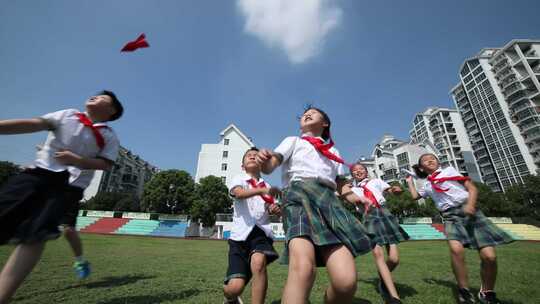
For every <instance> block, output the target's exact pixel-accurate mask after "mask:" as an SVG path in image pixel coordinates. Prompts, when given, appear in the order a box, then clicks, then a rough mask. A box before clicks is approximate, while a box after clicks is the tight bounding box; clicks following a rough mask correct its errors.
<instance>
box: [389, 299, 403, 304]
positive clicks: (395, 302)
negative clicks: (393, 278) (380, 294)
mask: <svg viewBox="0 0 540 304" xmlns="http://www.w3.org/2000/svg"><path fill="white" fill-rule="evenodd" d="M386 303H387V304H401V300H400V299H396V298H391V299H390V300H388V301H386Z"/></svg>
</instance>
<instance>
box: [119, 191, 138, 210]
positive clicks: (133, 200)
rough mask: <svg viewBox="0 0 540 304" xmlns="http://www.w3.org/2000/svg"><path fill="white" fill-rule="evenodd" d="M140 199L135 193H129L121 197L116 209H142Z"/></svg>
mask: <svg viewBox="0 0 540 304" xmlns="http://www.w3.org/2000/svg"><path fill="white" fill-rule="evenodd" d="M139 204H140V202H139V199H138V198H137V196H136V195H135V194H133V193H129V194H127V195H125V196H124V197H123V198H121V199H120V200H119V201H118V202H117V203H116V205H115V206H114V211H128V212H138V211H140V207H139Z"/></svg>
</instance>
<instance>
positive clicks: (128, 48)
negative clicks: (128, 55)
mask: <svg viewBox="0 0 540 304" xmlns="http://www.w3.org/2000/svg"><path fill="white" fill-rule="evenodd" d="M149 46H150V45H149V44H148V42H146V36H145V35H144V34H141V35H140V36H139V38H137V39H136V40H133V41H130V42H128V43H127V44H126V45H124V47H123V48H122V50H120V52H133V51H135V50H136V49H140V48H147V47H149Z"/></svg>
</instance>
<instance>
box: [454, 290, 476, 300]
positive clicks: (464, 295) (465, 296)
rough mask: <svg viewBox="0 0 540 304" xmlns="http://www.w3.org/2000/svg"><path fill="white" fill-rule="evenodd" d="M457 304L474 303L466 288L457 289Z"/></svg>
mask: <svg viewBox="0 0 540 304" xmlns="http://www.w3.org/2000/svg"><path fill="white" fill-rule="evenodd" d="M458 303H460V304H472V303H476V301H475V300H474V296H473V294H472V293H471V291H470V290H469V289H467V288H460V289H458Z"/></svg>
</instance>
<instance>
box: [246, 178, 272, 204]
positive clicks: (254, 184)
mask: <svg viewBox="0 0 540 304" xmlns="http://www.w3.org/2000/svg"><path fill="white" fill-rule="evenodd" d="M247 182H248V183H249V184H250V185H251V187H252V188H253V189H257V188H266V183H265V182H264V181H260V182H259V183H257V181H256V180H255V179H254V178H250V179H248V180H247ZM259 196H260V197H261V198H262V199H263V200H264V202H265V203H267V204H270V205H271V204H273V203H275V201H274V197H273V196H271V195H268V194H261V195H259Z"/></svg>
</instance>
